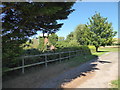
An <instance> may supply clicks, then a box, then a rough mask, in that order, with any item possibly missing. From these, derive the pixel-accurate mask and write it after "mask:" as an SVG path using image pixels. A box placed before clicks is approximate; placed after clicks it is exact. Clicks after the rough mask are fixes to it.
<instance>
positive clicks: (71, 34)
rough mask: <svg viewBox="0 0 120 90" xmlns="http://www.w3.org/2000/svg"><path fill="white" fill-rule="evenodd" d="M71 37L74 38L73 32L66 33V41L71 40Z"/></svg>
mask: <svg viewBox="0 0 120 90" xmlns="http://www.w3.org/2000/svg"><path fill="white" fill-rule="evenodd" d="M73 39H75V38H74V32H71V33H70V34H68V35H67V38H66V41H68V42H69V41H71V40H73Z"/></svg>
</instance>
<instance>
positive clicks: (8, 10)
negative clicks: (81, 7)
mask: <svg viewBox="0 0 120 90" xmlns="http://www.w3.org/2000/svg"><path fill="white" fill-rule="evenodd" d="M2 4H3V8H2V13H1V14H4V16H3V17H2V23H3V24H2V28H3V29H2V44H3V46H2V51H3V60H6V61H7V60H10V58H12V59H13V58H14V57H15V56H19V55H20V54H21V50H22V47H20V46H21V44H23V43H25V42H26V41H27V40H28V39H29V37H30V36H32V35H35V34H36V33H37V31H42V32H43V33H52V32H56V31H58V30H59V28H60V27H61V26H62V25H63V23H60V24H58V23H57V20H62V19H67V16H68V15H69V14H70V13H71V12H73V9H71V7H72V5H73V4H74V3H66V2H61V3H58V2H54V3H50V2H32V3H29V2H3V3H2ZM43 36H44V35H43Z"/></svg>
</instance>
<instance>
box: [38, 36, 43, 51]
mask: <svg viewBox="0 0 120 90" xmlns="http://www.w3.org/2000/svg"><path fill="white" fill-rule="evenodd" d="M38 49H39V50H40V51H43V50H44V38H43V37H39V45H38Z"/></svg>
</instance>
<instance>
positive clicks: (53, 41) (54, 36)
mask: <svg viewBox="0 0 120 90" xmlns="http://www.w3.org/2000/svg"><path fill="white" fill-rule="evenodd" d="M48 40H49V42H50V44H52V45H55V44H56V42H57V41H58V36H57V34H55V33H52V34H51V35H50V36H49V37H48Z"/></svg>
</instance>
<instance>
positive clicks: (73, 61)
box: [61, 47, 118, 67]
mask: <svg viewBox="0 0 120 90" xmlns="http://www.w3.org/2000/svg"><path fill="white" fill-rule="evenodd" d="M107 52H118V48H113V47H109V48H108V47H100V48H99V52H92V54H91V55H89V54H86V55H80V56H77V57H74V58H71V59H70V60H68V59H66V60H63V61H62V62H61V64H63V63H68V67H75V66H78V65H80V64H83V63H85V62H87V61H90V60H92V59H95V58H97V57H98V56H101V55H103V54H105V53H107Z"/></svg>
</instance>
